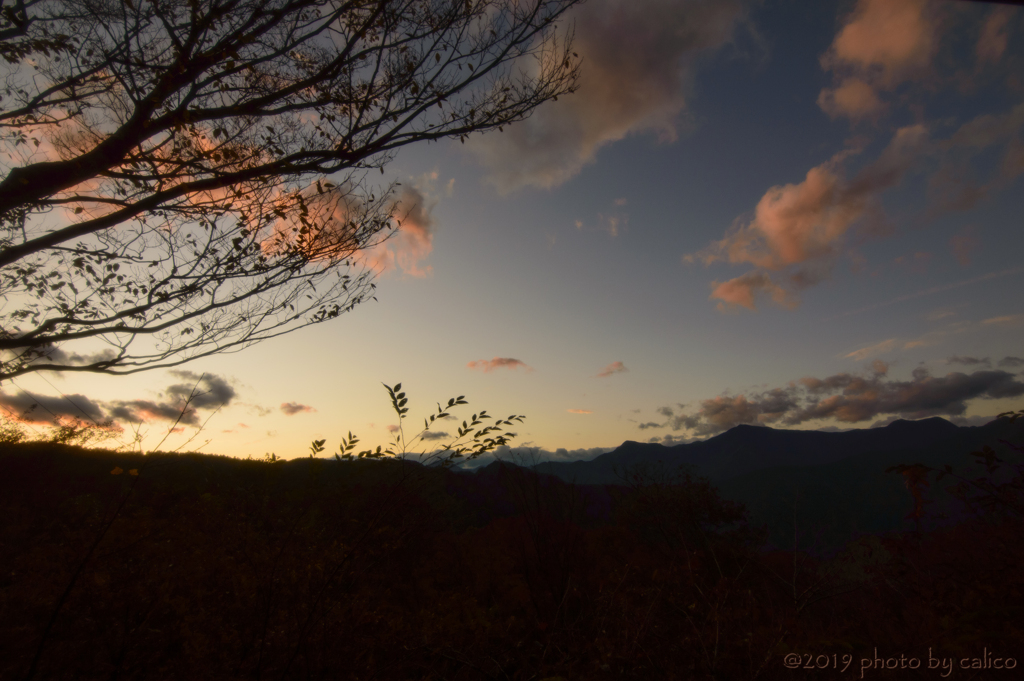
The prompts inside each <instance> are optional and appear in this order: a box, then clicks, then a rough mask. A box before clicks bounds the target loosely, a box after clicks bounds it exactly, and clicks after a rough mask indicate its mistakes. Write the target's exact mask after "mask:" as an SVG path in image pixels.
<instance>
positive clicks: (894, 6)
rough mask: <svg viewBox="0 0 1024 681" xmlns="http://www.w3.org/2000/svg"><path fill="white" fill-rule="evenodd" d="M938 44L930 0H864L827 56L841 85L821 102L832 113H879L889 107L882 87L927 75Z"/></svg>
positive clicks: (826, 91)
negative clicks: (882, 94)
mask: <svg viewBox="0 0 1024 681" xmlns="http://www.w3.org/2000/svg"><path fill="white" fill-rule="evenodd" d="M938 42H939V31H938V22H937V21H936V18H935V16H934V8H933V7H931V6H929V3H927V2H926V0H859V1H858V2H857V5H856V7H854V10H853V12H852V13H851V14H850V15H849V16H848V17H847V18H846V21H845V24H844V26H843V28H842V29H840V31H839V33H838V34H837V35H836V37H835V40H833V42H832V46H831V47H830V48H829V50H828V51H827V52H826V53H825V54H824V55H823V56H822V58H821V65H822V68H824V69H826V70H830V71H832V72H833V73H834V74H835V76H836V81H837V85H836V87H834V88H826V89H824V90H822V91H821V94H820V95H819V97H818V105H819V106H820V107H821V108H822V110H824V111H825V112H826V113H828V114H829V115H830V116H832V117H838V116H846V117H849V118H851V119H853V120H860V119H863V118H867V117H875V116H877V115H878V114H879V113H881V112H882V111H883V110H884V108H885V103H884V102H883V101H882V100H881V99H880V98H879V96H878V93H879V92H881V91H892V90H894V89H895V88H896V87H897V86H899V85H900V84H902V83H904V82H906V81H908V80H910V79H912V78H920V77H922V76H923V75H924V74H926V73H927V72H928V71H929V69H930V67H931V63H932V60H933V58H934V55H935V51H936V48H937V45H938Z"/></svg>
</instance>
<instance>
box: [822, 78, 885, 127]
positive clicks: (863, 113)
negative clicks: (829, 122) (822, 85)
mask: <svg viewBox="0 0 1024 681" xmlns="http://www.w3.org/2000/svg"><path fill="white" fill-rule="evenodd" d="M818 106H819V107H821V109H822V111H824V112H825V113H827V114H828V115H829V116H831V117H832V118H838V117H840V116H846V117H848V118H852V119H854V120H860V119H863V118H874V117H877V116H878V115H879V114H881V113H883V112H884V111H885V109H886V105H885V102H883V101H882V100H881V99H879V97H878V95H877V94H876V93H875V89H874V88H873V87H871V86H870V85H868V84H867V83H866V82H864V81H863V80H861V79H860V78H857V77H851V78H847V79H846V80H845V81H843V82H842V84H840V85H839V87H836V88H826V89H824V90H822V91H821V92H820V93H819V94H818Z"/></svg>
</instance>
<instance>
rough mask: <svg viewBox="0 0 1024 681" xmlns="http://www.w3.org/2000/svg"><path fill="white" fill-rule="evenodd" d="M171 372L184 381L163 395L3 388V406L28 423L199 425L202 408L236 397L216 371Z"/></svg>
mask: <svg viewBox="0 0 1024 681" xmlns="http://www.w3.org/2000/svg"><path fill="white" fill-rule="evenodd" d="M170 374H171V375H172V376H174V377H176V378H178V379H180V380H181V381H182V382H180V383H174V384H172V385H170V386H168V387H167V388H165V389H164V390H163V392H162V393H161V397H160V398H159V399H136V400H110V401H94V400H92V399H91V398H88V397H86V396H84V395H78V394H75V395H68V396H66V397H63V396H62V397H53V396H47V395H36V394H29V393H26V392H24V391H20V392H19V393H17V394H15V395H9V394H7V393H4V392H0V406H2V407H4V408H5V410H6V411H7V412H8V413H9V414H11V415H12V417H14V418H17V419H18V420H20V421H23V422H25V423H53V422H54V421H55V420H56V419H67V418H72V419H84V420H88V421H93V422H96V423H98V422H101V421H106V420H108V419H114V420H115V421H127V422H129V423H141V422H145V421H172V422H173V421H176V420H178V419H179V417H180V421H179V422H180V424H182V425H187V426H198V425H200V424H201V423H202V420H201V418H200V414H199V412H200V410H205V411H208V412H212V411H215V410H217V409H220V408H221V407H226V406H228V405H230V404H231V403H232V402H233V401H234V399H235V397H236V392H235V388H234V386H232V385H231V383H230V382H229V381H228V380H227V379H225V378H223V377H221V376H218V375H216V374H202V375H200V374H196V373H193V372H191V371H181V370H175V371H171V372H170ZM193 391H195V394H194V395H193ZM190 396H191V400H190V401H189V397H190ZM186 401H188V406H187V408H186ZM33 405H36V406H35V407H33Z"/></svg>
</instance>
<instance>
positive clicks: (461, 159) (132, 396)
mask: <svg viewBox="0 0 1024 681" xmlns="http://www.w3.org/2000/svg"><path fill="white" fill-rule="evenodd" d="M566 21H570V22H573V23H574V27H575V41H576V42H575V46H574V49H575V51H577V52H578V53H579V55H580V56H581V57H582V58H583V64H582V69H583V75H582V82H581V85H580V88H579V90H578V91H577V92H576V93H575V94H573V95H571V96H568V97H561V98H559V101H557V102H549V103H547V104H545V105H544V106H542V107H541V108H540V109H538V110H537V111H536V112H535V113H534V115H533V116H532V117H531V118H529V119H528V120H526V121H524V122H522V123H519V124H516V125H513V126H510V127H508V128H506V129H505V130H504V132H501V133H498V132H494V133H489V134H487V135H482V136H478V137H476V138H472V139H470V141H469V142H467V143H466V144H459V142H458V141H457V140H456V141H454V142H448V141H445V142H441V143H436V144H430V145H425V144H423V145H419V146H410V147H407V148H405V149H404V150H403V151H402V152H401V153H399V155H398V156H397V158H396V159H395V160H394V161H393V162H392V163H391V164H389V165H388V167H387V169H386V174H385V175H384V176H383V177H382V178H381V182H382V183H386V182H388V181H391V180H395V181H399V182H401V183H402V184H403V186H405V187H407V188H408V190H407V191H408V195H410V196H415V197H418V199H419V204H418V205H417V206H416V211H415V213H414V215H411V216H410V219H409V220H407V221H406V222H405V223H403V226H402V228H401V230H400V231H399V232H398V233H397V234H396V235H395V236H394V237H393V238H392V239H391V240H389V241H387V242H385V243H384V244H383V245H382V246H380V247H378V249H377V250H376V251H375V252H374V253H372V254H367V260H366V261H367V262H372V263H373V264H374V266H375V267H376V268H377V270H378V271H379V275H378V277H377V279H376V283H377V290H376V301H370V302H367V303H364V304H362V305H360V306H358V307H357V308H356V309H354V310H353V311H351V312H348V313H346V314H344V315H342V316H340V317H339V318H337V319H335V320H332V321H330V322H327V323H324V324H319V325H316V326H313V327H307V328H305V329H301V330H299V331H296V332H294V333H292V334H289V335H286V336H283V337H280V338H276V339H272V340H268V341H264V342H262V343H260V344H258V345H255V346H252V347H250V348H247V349H245V350H243V351H241V352H239V353H235V354H226V355H217V356H213V357H209V358H205V359H201V360H197V361H194V362H191V363H189V364H186V365H183V366H181V367H178V368H177V369H174V370H166V369H158V370H154V371H149V372H142V373H139V374H134V375H130V376H99V375H91V376H89V375H71V374H61V375H56V374H52V373H40V374H38V375H34V376H33V375H28V376H24V377H22V378H20V379H17V381H16V382H15V384H14V385H5V386H3V387H2V388H0V406H2V407H3V408H4V409H5V410H6V412H7V413H8V414H20V413H22V412H23V411H24V410H25V409H26V408H27V407H28V406H30V405H31V404H38V405H39V408H37V409H36V410H35V411H33V412H32V413H31V414H30V415H29V416H28V417H27V418H26V421H25V422H26V425H27V427H28V428H29V429H30V432H36V433H42V432H45V429H46V426H47V425H49V424H50V423H52V420H53V418H54V416H55V415H56V416H60V415H69V416H78V417H82V416H83V414H85V415H89V416H91V417H95V418H97V419H98V418H114V419H115V421H117V422H118V423H119V424H121V425H122V427H123V428H124V433H125V434H124V436H122V437H121V441H122V442H128V441H130V440H131V437H132V435H133V433H134V432H135V429H138V432H139V434H140V435H141V436H143V438H144V439H143V441H142V442H143V444H142V446H143V447H144V448H146V449H147V450H148V449H149V448H156V447H158V446H159V447H160V448H161V449H163V450H170V449H174V448H176V447H179V446H181V447H183V450H182V451H190V450H194V449H200V451H203V452H206V453H215V454H225V455H229V456H237V457H243V458H244V457H246V456H254V457H261V456H263V455H264V454H266V453H274V454H275V455H277V456H278V457H283V458H294V457H299V456H307V455H308V454H309V449H308V448H309V444H310V442H311V441H312V440H314V439H317V440H319V439H325V440H326V443H325V452H324V453H323V454H321V456H329V455H330V454H331V453H333V452H336V451H338V447H339V444H340V442H341V439H342V437H347V436H348V434H349V432H351V433H352V434H354V435H356V436H357V437H358V438H359V439H360V443H359V449H362V448H363V447H364V446H366V447H376V445H382V446H384V447H387V446H388V445H389V443H391V442H392V438H393V434H394V429H395V428H396V426H397V425H398V418H397V416H396V415H395V413H394V411H393V410H392V409H391V403H390V398H389V397H388V394H387V392H386V390H385V388H384V385H382V384H387V385H394V384H396V383H401V384H402V388H403V390H405V392H406V393H407V395H408V399H409V402H408V405H407V406H408V407H409V409H410V411H409V413H408V417H407V419H406V420H405V421H404V422H403V429H402V431H401V432H403V433H404V435H405V437H406V439H407V441H408V442H409V451H423V450H425V449H433V448H435V447H436V446H438V445H439V444H448V443H450V442H452V441H453V440H454V439H455V436H456V430H457V428H458V426H459V425H461V422H462V420H463V419H468V418H469V417H470V416H471V415H472V414H473V413H479V412H480V411H481V410H486V412H487V413H488V414H490V415H492V416H494V417H496V418H505V417H507V416H509V415H522V416H524V417H525V419H524V420H523V422H522V423H517V424H516V425H515V427H514V428H512V429H511V430H512V431H513V432H515V433H516V438H515V440H514V441H513V445H514V446H517V447H523V446H525V447H530V448H536V451H537V454H538V456H539V458H553V459H557V460H571V459H579V458H593V457H594V456H595V455H597V454H600V453H602V452H605V451H610V450H611V449H613V448H615V447H617V446H618V445H620V444H621V443H622V442H624V441H627V440H633V441H641V442H660V443H663V444H666V445H672V444H678V443H683V442H689V441H693V440H696V439H703V438H707V437H710V436H714V435H716V434H718V433H721V432H724V431H725V430H727V429H729V428H731V427H733V426H735V425H738V424H743V423H746V424H756V425H765V426H770V427H773V428H799V429H825V430H846V429H851V428H869V427H879V426H883V425H886V424H888V423H890V422H892V421H893V420H896V419H898V418H907V419H917V418H925V417H931V416H941V417H944V418H947V419H949V420H951V421H953V422H954V423H957V424H961V425H980V424H983V423H985V422H987V421H988V420H991V419H992V418H994V417H995V416H996V415H997V414H999V413H1002V412H1005V411H1010V410H1017V409H1024V299H1022V297H1021V295H1020V291H1021V290H1022V284H1024V261H1022V258H1021V256H1022V254H1024V229H1022V227H1024V224H1022V222H1024V211H1022V210H1021V209H1022V207H1024V199H1022V198H1021V197H1022V196H1024V179H1022V175H1024V9H1021V8H1017V7H1010V6H1006V5H997V4H982V3H969V2H954V1H952V0H932V1H927V0H856V1H843V2H826V1H822V2H814V3H808V2H805V1H804V0H764V1H763V2H748V1H741V0H714V1H711V0H707V1H693V2H680V1H679V0H646V1H645V2H643V3H635V2H631V1H630V0H590V1H589V2H587V3H585V4H584V5H582V6H580V7H578V8H576V9H574V10H573V11H572V13H571V14H570V15H569V16H567V17H566ZM335 179H336V180H341V179H343V178H342V177H340V176H339V177H338V178H335ZM197 385H198V386H199V389H200V390H201V391H202V392H203V393H204V394H203V395H201V396H200V397H199V398H198V399H197V400H195V401H194V402H193V403H192V406H193V407H195V411H194V412H193V413H191V414H190V415H189V416H188V418H186V419H185V423H183V424H179V427H178V430H177V432H172V433H170V434H169V435H168V429H169V428H170V427H171V426H172V424H173V422H174V419H175V418H177V416H178V414H179V409H180V407H181V404H182V399H183V398H184V397H185V396H187V395H188V394H189V393H190V392H191V391H192V389H193V387H195V386H197ZM460 395H462V396H465V399H466V400H467V401H468V403H469V404H468V405H465V406H461V407H459V408H457V409H455V410H453V411H452V415H453V416H456V417H458V418H457V419H456V420H441V421H438V422H435V423H434V424H433V425H432V426H431V429H430V431H428V436H427V438H426V439H421V440H419V441H416V440H414V438H415V437H416V435H417V434H418V433H419V432H420V426H421V424H422V422H423V418H424V417H426V416H429V415H430V414H431V413H434V414H436V413H437V410H438V403H441V404H442V405H443V404H445V403H447V401H448V399H449V398H453V397H458V396H460ZM140 419H144V420H140ZM165 435H166V436H167V438H166V440H165V441H163V443H162V444H161V440H162V438H164V437H165ZM189 438H194V439H192V440H191V441H190V442H189V443H188V444H185V443H186V441H187V440H189ZM111 445H116V441H114V442H113V443H108V445H107V446H111Z"/></svg>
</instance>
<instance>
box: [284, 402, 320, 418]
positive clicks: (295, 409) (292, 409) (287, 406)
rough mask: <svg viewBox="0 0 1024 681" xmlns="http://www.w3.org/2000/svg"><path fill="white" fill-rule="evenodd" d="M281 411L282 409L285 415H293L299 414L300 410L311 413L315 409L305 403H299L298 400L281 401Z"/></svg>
mask: <svg viewBox="0 0 1024 681" xmlns="http://www.w3.org/2000/svg"><path fill="white" fill-rule="evenodd" d="M281 411H283V412H284V413H285V415H286V416H294V415H295V414H301V413H302V412H309V413H313V412H315V411H316V409H314V408H313V407H310V406H309V405H306V404H299V403H298V402H282V403H281Z"/></svg>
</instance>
